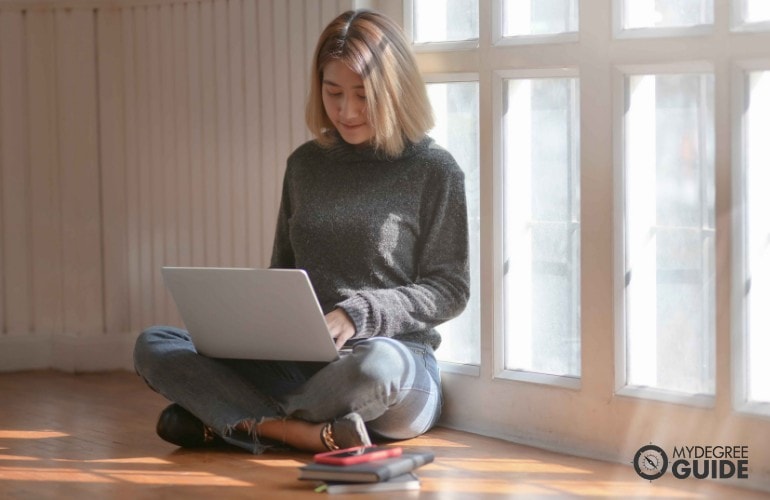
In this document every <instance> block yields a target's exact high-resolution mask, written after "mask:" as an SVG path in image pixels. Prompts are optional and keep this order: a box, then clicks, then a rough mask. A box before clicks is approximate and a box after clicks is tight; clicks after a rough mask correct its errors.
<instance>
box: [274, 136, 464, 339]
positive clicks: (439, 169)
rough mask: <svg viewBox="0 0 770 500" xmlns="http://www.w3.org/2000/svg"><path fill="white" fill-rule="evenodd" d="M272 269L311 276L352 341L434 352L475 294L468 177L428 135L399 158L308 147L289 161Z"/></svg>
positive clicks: (369, 151) (341, 145) (369, 150)
mask: <svg viewBox="0 0 770 500" xmlns="http://www.w3.org/2000/svg"><path fill="white" fill-rule="evenodd" d="M271 267H274V268H299V269H304V270H305V271H306V272H307V273H308V276H309V277H310V281H311V283H312V284H313V288H314V289H315V292H316V295H317V296H318V300H319V302H320V304H321V308H322V309H323V311H324V313H328V312H329V311H331V310H332V309H334V308H335V307H339V308H342V309H344V310H345V311H346V312H347V314H348V315H349V316H350V318H351V319H352V321H353V323H354V324H355V327H356V334H355V337H354V338H366V337H373V336H384V337H393V338H396V339H399V340H406V341H413V342H420V343H423V344H427V345H430V346H432V347H433V348H434V349H435V348H437V347H438V346H439V344H440V343H441V336H440V335H439V334H438V332H437V331H436V330H434V327H435V326H436V325H438V324H440V323H443V322H444V321H447V320H449V319H451V318H453V317H455V316H457V315H458V314H460V312H462V310H463V309H464V308H465V305H466V303H467V301H468V295H469V282H470V278H469V272H468V225H467V214H466V201H465V187H464V175H463V172H462V170H460V168H459V167H458V166H457V163H456V162H455V160H454V158H452V156H451V155H450V154H449V153H448V152H447V151H446V150H444V149H442V148H441V147H440V146H438V145H436V143H435V142H433V140H432V139H430V138H427V137H426V138H425V139H424V140H422V141H421V142H419V143H416V144H409V145H408V146H407V147H406V149H405V150H404V152H403V153H402V155H401V156H400V157H398V158H395V159H388V158H385V157H384V156H382V155H381V154H379V153H378V152H376V151H375V150H373V149H372V148H369V147H364V148H361V147H357V146H352V145H349V144H347V143H345V142H344V141H341V140H338V142H337V143H336V144H335V145H333V146H332V147H330V148H324V147H321V146H319V145H318V144H317V143H316V142H314V141H311V142H307V143H305V144H303V145H302V146H300V147H299V148H297V150H295V151H294V152H293V153H292V154H291V156H290V157H289V159H288V162H287V168H286V173H285V177H284V183H283V194H282V198H281V207H280V212H279V214H278V224H277V227H276V234H275V242H274V245H273V256H272V261H271Z"/></svg>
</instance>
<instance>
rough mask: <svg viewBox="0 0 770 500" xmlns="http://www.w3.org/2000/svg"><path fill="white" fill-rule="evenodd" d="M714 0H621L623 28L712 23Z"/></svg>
mask: <svg viewBox="0 0 770 500" xmlns="http://www.w3.org/2000/svg"><path fill="white" fill-rule="evenodd" d="M713 22H714V0H623V28H624V29H633V28H681V27H687V26H698V25H703V24H713Z"/></svg>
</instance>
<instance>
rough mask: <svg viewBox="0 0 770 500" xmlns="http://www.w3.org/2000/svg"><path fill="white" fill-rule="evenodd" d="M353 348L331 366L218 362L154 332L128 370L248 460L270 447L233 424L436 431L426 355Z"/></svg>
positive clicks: (435, 383)
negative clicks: (354, 421)
mask: <svg viewBox="0 0 770 500" xmlns="http://www.w3.org/2000/svg"><path fill="white" fill-rule="evenodd" d="M353 342H354V345H353V350H352V352H351V353H350V354H348V355H346V356H343V357H341V358H340V359H338V360H337V361H334V362H331V363H315V362H291V361H253V360H241V359H221V358H209V357H206V356H203V355H201V354H198V353H197V351H196V350H195V346H194V345H193V343H192V340H191V339H190V336H189V335H188V333H187V332H186V331H184V330H181V329H179V328H174V327H167V326H154V327H151V328H148V329H147V330H145V331H144V332H142V334H141V335H140V336H139V338H138V339H137V341H136V346H135V348H134V365H135V367H136V371H137V373H138V374H139V375H140V376H142V377H143V378H144V380H145V381H146V382H147V384H148V385H149V386H150V387H151V388H152V389H153V390H155V391H157V392H158V393H160V394H161V395H163V396H165V397H166V398H167V399H169V400H171V401H173V402H175V403H177V404H179V405H180V406H182V407H184V408H185V409H187V410H188V411H190V412H191V413H192V414H193V415H195V416H197V417H198V418H199V419H200V420H201V421H203V423H204V424H205V425H207V426H208V427H210V428H211V429H213V430H214V432H215V433H217V434H218V435H220V436H221V437H222V438H223V439H224V440H225V441H226V442H228V443H230V444H232V445H235V446H239V447H241V448H244V449H246V450H248V451H251V452H252V453H255V454H259V453H262V452H263V451H264V450H265V449H266V448H267V447H268V446H269V445H268V444H265V443H263V442H260V440H259V438H258V437H257V436H253V435H252V436H247V435H244V434H243V433H237V432H233V428H234V427H235V426H236V425H237V424H238V423H240V422H244V421H252V422H256V423H259V422H261V421H262V420H263V419H271V418H297V419H301V420H305V421H308V422H329V421H332V420H334V419H335V418H339V417H342V416H344V415H346V414H348V413H350V412H356V413H358V414H360V415H361V417H362V418H363V419H364V421H365V422H366V427H367V429H368V430H369V432H370V433H372V434H373V436H379V437H382V438H385V439H408V438H412V437H415V436H419V435H420V434H422V433H424V432H426V431H427V430H429V429H430V428H431V427H432V426H433V425H435V423H436V421H437V420H438V418H439V416H440V414H441V404H442V400H441V380H440V375H439V369H438V363H437V362H436V358H435V357H434V355H433V350H432V349H431V348H430V347H428V346H425V345H423V344H417V343H412V342H402V341H398V340H394V339H390V338H384V337H374V338H370V339H362V340H358V341H353Z"/></svg>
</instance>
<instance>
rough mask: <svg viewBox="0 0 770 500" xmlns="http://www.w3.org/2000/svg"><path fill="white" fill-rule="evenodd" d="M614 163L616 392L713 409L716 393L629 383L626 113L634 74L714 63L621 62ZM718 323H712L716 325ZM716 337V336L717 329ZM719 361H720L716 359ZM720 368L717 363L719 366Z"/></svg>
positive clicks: (702, 69)
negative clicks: (628, 92) (640, 385)
mask: <svg viewBox="0 0 770 500" xmlns="http://www.w3.org/2000/svg"><path fill="white" fill-rule="evenodd" d="M613 73H614V74H613V85H612V91H613V92H612V97H613V106H612V107H613V111H614V113H613V124H614V127H613V130H615V132H616V133H615V134H614V136H613V163H614V173H615V185H614V190H613V191H614V198H615V211H614V242H615V243H614V246H615V258H614V261H615V271H614V273H613V274H614V283H615V297H614V304H615V394H617V395H618V396H628V397H633V398H642V399H651V400H655V401H664V402H667V403H674V404H683V405H690V406H695V407H700V408H713V407H714V406H715V403H716V396H714V395H710V394H688V393H680V392H675V391H668V390H663V389H658V388H653V387H639V386H631V385H628V384H627V373H628V362H627V361H628V360H627V356H626V351H627V337H626V293H625V292H626V232H625V230H626V222H625V214H626V205H625V191H626V167H625V114H626V108H627V102H628V96H627V95H626V78H627V77H629V76H634V75H667V74H672V75H673V74H688V73H691V74H698V73H710V74H713V73H714V65H713V64H712V63H710V62H708V61H683V62H679V63H662V64H649V65H618V66H616V67H615V68H614V71H613ZM715 307H716V304H715ZM713 326H714V325H712V328H713ZM712 337H713V338H714V339H716V334H715V332H712ZM715 364H716V360H715ZM715 369H716V366H715Z"/></svg>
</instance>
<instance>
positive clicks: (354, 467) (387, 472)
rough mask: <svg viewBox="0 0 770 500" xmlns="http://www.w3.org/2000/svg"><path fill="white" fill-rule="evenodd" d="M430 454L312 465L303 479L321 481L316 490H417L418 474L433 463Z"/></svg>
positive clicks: (301, 473) (303, 470) (301, 475)
mask: <svg viewBox="0 0 770 500" xmlns="http://www.w3.org/2000/svg"><path fill="white" fill-rule="evenodd" d="M433 458H434V456H433V453H431V452H429V451H406V450H405V451H403V452H402V453H401V454H400V455H399V456H395V457H390V458H382V459H377V460H372V461H368V462H363V463H356V464H350V465H331V464H323V463H317V462H314V463H310V464H308V465H305V466H303V467H300V469H299V478H300V479H304V480H311V481H321V482H322V484H321V485H320V486H319V487H318V488H316V491H319V492H321V491H326V492H327V493H332V494H333V493H363V492H375V491H396V490H417V489H419V488H420V480H419V479H418V477H417V476H416V475H415V474H414V471H415V470H416V469H418V468H419V467H422V466H423V465H425V464H428V463H430V462H432V461H433Z"/></svg>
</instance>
